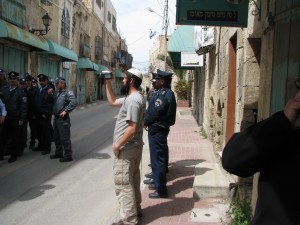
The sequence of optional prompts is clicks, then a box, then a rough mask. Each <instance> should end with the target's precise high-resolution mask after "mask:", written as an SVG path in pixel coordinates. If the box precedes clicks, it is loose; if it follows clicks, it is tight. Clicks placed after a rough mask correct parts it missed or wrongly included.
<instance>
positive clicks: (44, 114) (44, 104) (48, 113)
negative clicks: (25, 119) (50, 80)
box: [35, 85, 53, 152]
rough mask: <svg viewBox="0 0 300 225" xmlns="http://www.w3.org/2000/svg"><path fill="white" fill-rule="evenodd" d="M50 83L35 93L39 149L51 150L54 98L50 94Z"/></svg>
mask: <svg viewBox="0 0 300 225" xmlns="http://www.w3.org/2000/svg"><path fill="white" fill-rule="evenodd" d="M50 88H51V87H50V86H49V85H47V86H45V87H43V88H41V89H40V90H38V91H37V93H36V95H35V106H36V122H37V138H38V141H39V144H38V149H39V150H41V151H47V152H50V151H51V139H52V137H51V129H53V128H52V123H51V119H52V110H53V98H52V97H51V95H49V94H48V90H49V89H50Z"/></svg>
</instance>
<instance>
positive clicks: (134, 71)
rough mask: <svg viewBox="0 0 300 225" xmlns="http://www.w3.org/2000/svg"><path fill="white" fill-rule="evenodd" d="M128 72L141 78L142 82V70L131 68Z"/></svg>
mask: <svg viewBox="0 0 300 225" xmlns="http://www.w3.org/2000/svg"><path fill="white" fill-rule="evenodd" d="M127 72H129V73H131V74H132V75H134V76H136V77H138V78H140V79H141V80H143V74H142V72H141V71H140V70H138V69H135V68H131V69H129V70H127Z"/></svg>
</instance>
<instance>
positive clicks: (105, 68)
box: [95, 64, 109, 75]
mask: <svg viewBox="0 0 300 225" xmlns="http://www.w3.org/2000/svg"><path fill="white" fill-rule="evenodd" d="M104 70H109V69H108V68H107V67H106V66H104V65H101V64H98V71H96V72H95V74H97V75H99V74H100V73H101V72H102V71H104Z"/></svg>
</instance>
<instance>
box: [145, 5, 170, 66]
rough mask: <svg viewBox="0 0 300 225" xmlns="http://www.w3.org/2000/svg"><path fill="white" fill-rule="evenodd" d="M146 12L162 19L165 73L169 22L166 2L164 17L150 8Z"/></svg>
mask: <svg viewBox="0 0 300 225" xmlns="http://www.w3.org/2000/svg"><path fill="white" fill-rule="evenodd" d="M147 10H148V11H149V12H153V13H155V14H156V15H158V16H159V17H161V18H162V19H163V28H162V30H163V29H165V52H164V53H165V59H164V60H165V71H167V54H168V44H167V42H168V25H169V21H168V0H166V4H165V9H164V16H163V17H162V16H161V15H159V14H158V13H157V12H155V11H154V10H153V9H151V8H150V7H148V8H147Z"/></svg>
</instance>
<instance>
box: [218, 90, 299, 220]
mask: <svg viewBox="0 0 300 225" xmlns="http://www.w3.org/2000/svg"><path fill="white" fill-rule="evenodd" d="M299 150H300V92H299V91H298V93H297V95H296V96H295V97H294V98H293V99H291V100H289V101H288V102H287V104H286V106H285V108H284V110H283V111H280V112H277V113H275V114H274V115H272V116H270V117H269V118H267V119H265V120H263V121H261V122H259V123H258V124H256V125H253V126H251V127H249V128H247V129H245V130H244V131H242V132H239V133H235V134H234V135H233V136H232V137H231V139H230V140H229V141H228V143H227V144H226V146H225V148H224V150H223V154H222V165H223V167H224V169H225V170H227V171H228V172H229V173H232V174H235V175H237V176H240V177H248V176H251V175H253V174H255V173H257V172H259V173H260V174H259V180H258V190H257V191H258V197H257V204H256V208H255V212H254V216H253V219H252V221H251V224H252V225H261V224H272V225H283V224H284V225H298V224H300V213H299V212H300V204H299V202H300V192H299V190H300V183H299V182H297V181H296V180H297V179H298V177H300V164H299V158H300V151H299ZM295 179H296V180H295Z"/></svg>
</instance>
